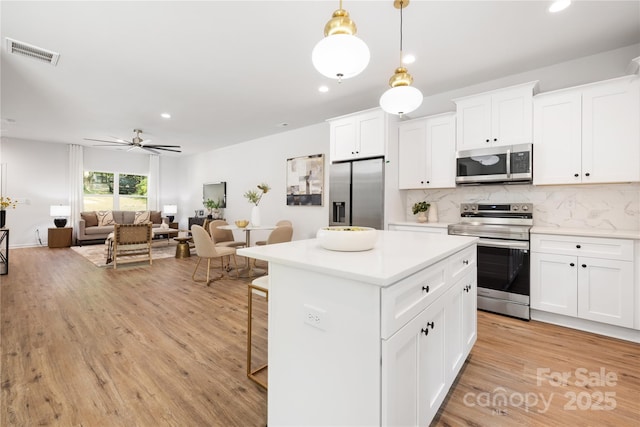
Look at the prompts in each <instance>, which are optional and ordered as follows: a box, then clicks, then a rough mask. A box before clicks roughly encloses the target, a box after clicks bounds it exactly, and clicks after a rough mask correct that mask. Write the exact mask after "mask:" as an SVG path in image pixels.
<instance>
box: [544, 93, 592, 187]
mask: <svg viewBox="0 0 640 427" xmlns="http://www.w3.org/2000/svg"><path fill="white" fill-rule="evenodd" d="M533 121H534V123H533V144H534V147H533V183H534V184H535V185H544V184H576V183H580V182H581V181H582V157H581V154H582V96H581V94H580V92H578V91H576V92H570V93H557V94H550V95H543V96H537V97H535V98H534V100H533Z"/></svg>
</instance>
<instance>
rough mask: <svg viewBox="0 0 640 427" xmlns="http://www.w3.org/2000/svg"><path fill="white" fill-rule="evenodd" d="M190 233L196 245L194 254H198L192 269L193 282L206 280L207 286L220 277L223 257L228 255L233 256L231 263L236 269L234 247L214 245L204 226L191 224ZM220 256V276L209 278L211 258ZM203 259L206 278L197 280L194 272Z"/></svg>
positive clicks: (222, 269) (222, 268)
mask: <svg viewBox="0 0 640 427" xmlns="http://www.w3.org/2000/svg"><path fill="white" fill-rule="evenodd" d="M191 235H192V237H193V243H194V244H195V246H196V254H197V255H198V263H197V264H196V268H195V269H194V270H193V274H192V275H191V278H192V279H193V281H194V282H201V283H202V282H206V284H207V286H209V285H210V283H211V282H212V281H213V280H218V279H220V278H222V276H223V271H224V257H226V256H229V257H233V264H234V265H235V268H236V271H238V263H237V262H236V249H235V248H224V247H216V245H215V243H214V242H213V240H211V237H210V236H209V233H207V232H206V230H205V229H204V228H202V227H201V226H199V225H195V224H194V225H193V226H191ZM213 258H220V276H218V277H216V278H215V279H210V278H209V273H210V270H211V259H213ZM203 259H206V260H207V279H206V280H201V279H200V280H198V279H196V272H197V271H198V266H200V261H202V260H203Z"/></svg>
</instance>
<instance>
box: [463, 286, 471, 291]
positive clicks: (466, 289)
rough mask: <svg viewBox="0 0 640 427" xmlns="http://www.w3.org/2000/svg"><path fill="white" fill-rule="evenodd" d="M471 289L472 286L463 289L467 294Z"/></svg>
mask: <svg viewBox="0 0 640 427" xmlns="http://www.w3.org/2000/svg"><path fill="white" fill-rule="evenodd" d="M469 289H471V285H467V286H465V287H464V288H463V290H464V291H465V292H469Z"/></svg>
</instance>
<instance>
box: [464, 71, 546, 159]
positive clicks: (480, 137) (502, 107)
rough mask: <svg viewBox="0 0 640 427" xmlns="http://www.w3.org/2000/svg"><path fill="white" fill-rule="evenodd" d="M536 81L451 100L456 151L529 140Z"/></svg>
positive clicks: (529, 141)
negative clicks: (454, 113)
mask: <svg viewBox="0 0 640 427" xmlns="http://www.w3.org/2000/svg"><path fill="white" fill-rule="evenodd" d="M537 84H538V82H537V81H535V82H529V83H524V84H521V85H517V86H511V87H508V88H505V89H500V90H495V91H491V92H485V93H482V94H478V95H473V96H467V97H464V98H458V99H454V100H453V101H454V102H455V103H456V112H457V132H456V140H457V144H456V147H457V150H458V151H460V150H469V149H475V148H486V147H492V146H501V145H513V144H525V143H531V142H532V140H533V131H532V126H533V124H532V123H533V92H534V89H535V88H536V85H537Z"/></svg>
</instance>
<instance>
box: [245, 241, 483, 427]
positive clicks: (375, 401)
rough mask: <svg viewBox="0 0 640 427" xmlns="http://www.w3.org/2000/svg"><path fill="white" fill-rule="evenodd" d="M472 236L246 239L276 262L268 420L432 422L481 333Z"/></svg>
mask: <svg viewBox="0 0 640 427" xmlns="http://www.w3.org/2000/svg"><path fill="white" fill-rule="evenodd" d="M476 242H477V238H475V237H463V236H448V235H439V234H429V233H402V232H397V231H378V240H377V242H376V245H375V247H374V248H373V249H371V250H368V251H362V252H335V251H329V250H326V249H324V248H322V247H321V246H320V245H319V243H318V241H317V239H310V240H298V241H293V242H288V243H280V244H274V245H266V246H262V247H251V248H244V249H239V250H238V251H237V253H238V255H242V256H248V257H253V258H257V259H261V260H265V261H268V262H269V298H268V305H269V307H268V313H269V322H268V330H269V335H268V355H269V362H268V366H269V368H268V369H269V374H268V378H269V379H268V411H267V413H268V420H267V424H268V425H278V426H281V425H304V426H338V425H340V426H355V425H361V426H365V425H366V426H388V425H389V426H390V425H415V426H418V425H420V426H423V425H429V423H430V422H431V420H432V419H433V417H434V416H435V415H436V413H437V411H438V408H439V407H440V405H441V404H442V402H443V401H444V398H445V397H446V395H447V392H448V390H449V388H450V387H451V385H452V384H453V382H454V381H455V379H456V377H457V375H458V373H459V372H460V369H461V368H462V366H463V364H464V361H465V360H466V358H467V356H468V355H469V352H470V351H471V348H472V347H473V345H474V343H475V342H476V338H477V324H476V316H477V314H476V299H477V292H476V288H477V285H476ZM249 295H251V293H249ZM425 330H428V332H425ZM427 333H428V337H427V336H426V334H427ZM427 343H428V344H427ZM425 361H429V362H428V363H427V364H426V365H427V366H425ZM411 408H412V409H411Z"/></svg>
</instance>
